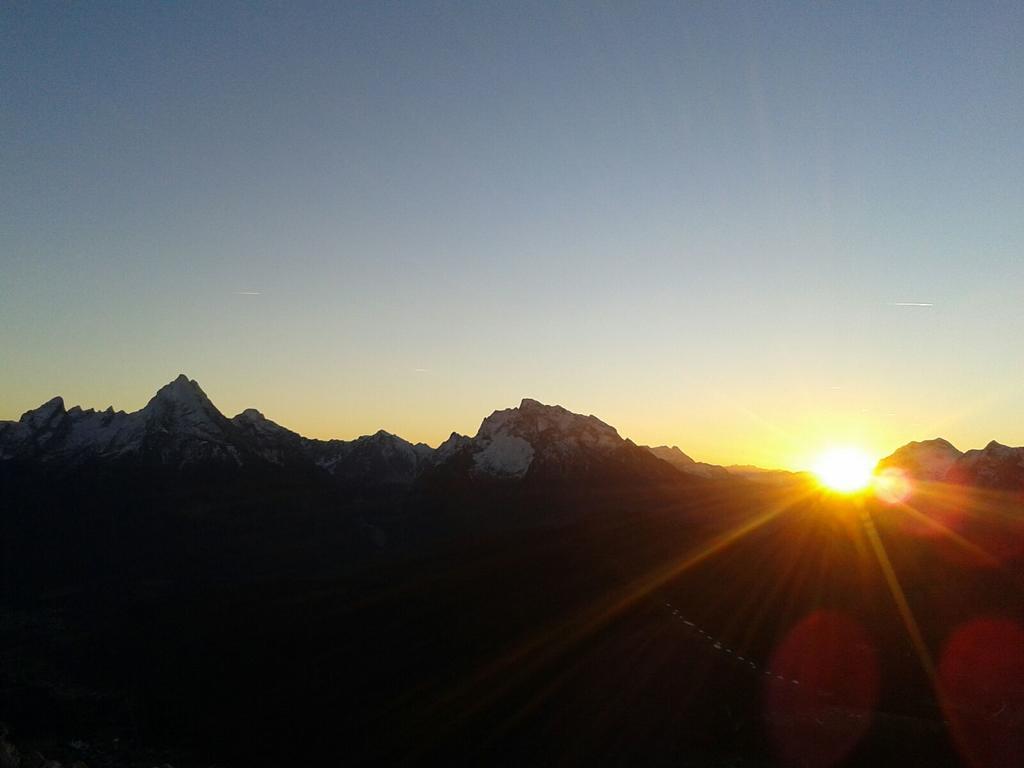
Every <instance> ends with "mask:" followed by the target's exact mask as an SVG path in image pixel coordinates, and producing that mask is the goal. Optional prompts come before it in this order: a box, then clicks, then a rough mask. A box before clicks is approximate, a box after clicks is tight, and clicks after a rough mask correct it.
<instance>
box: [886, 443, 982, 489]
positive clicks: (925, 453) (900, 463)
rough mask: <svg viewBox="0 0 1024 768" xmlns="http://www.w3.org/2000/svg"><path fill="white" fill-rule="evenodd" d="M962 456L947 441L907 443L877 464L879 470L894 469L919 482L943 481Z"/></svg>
mask: <svg viewBox="0 0 1024 768" xmlns="http://www.w3.org/2000/svg"><path fill="white" fill-rule="evenodd" d="M962 455H963V454H962V453H961V452H960V451H959V450H957V448H955V447H954V446H953V444H952V443H950V442H949V441H947V440H943V439H942V438H941V437H937V438H935V439H933V440H922V441H920V442H912V443H907V444H906V445H904V446H903V447H902V448H899V449H897V450H896V451H895V452H894V453H893V454H892V455H890V456H887V457H885V458H884V459H882V460H881V461H879V462H878V468H879V469H887V468H890V467H896V468H898V469H902V470H903V471H904V472H906V473H907V474H908V475H910V476H911V477H914V478H917V479H919V480H936V481H937V480H943V479H945V477H946V475H947V473H948V472H949V470H950V469H951V468H952V467H953V465H954V464H956V462H957V460H958V459H959V458H960V457H961V456H962Z"/></svg>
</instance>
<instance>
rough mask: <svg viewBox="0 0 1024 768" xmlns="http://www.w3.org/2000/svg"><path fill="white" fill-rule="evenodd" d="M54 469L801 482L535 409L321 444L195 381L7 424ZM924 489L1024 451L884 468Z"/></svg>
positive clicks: (43, 409) (1008, 473) (1011, 476)
mask: <svg viewBox="0 0 1024 768" xmlns="http://www.w3.org/2000/svg"><path fill="white" fill-rule="evenodd" d="M2 461H16V462H26V461H27V462H31V463H33V464H37V465H40V466H45V467H50V468H81V467H87V466H95V465H105V466H118V465H122V466H135V467H138V466H154V465H157V466H162V467H167V468H173V469H179V470H185V469H188V468H190V467H191V468H195V467H201V466H219V467H223V468H231V467H236V468H241V467H247V468H250V469H251V468H258V467H260V466H274V467H282V468H297V467H302V468H305V469H314V468H315V470H317V471H320V472H322V473H325V474H326V475H329V476H330V477H331V478H333V479H334V480H335V481H336V482H337V483H339V484H341V485H343V486H352V487H405V486H412V485H414V484H415V483H417V482H419V481H424V482H438V481H441V480H444V481H449V482H450V481H452V480H455V479H458V480H463V481H469V482H499V483H501V482H506V483H507V482H521V481H527V482H540V481H543V482H549V483H550V482H562V483H566V482H570V483H571V482H573V481H577V480H583V479H587V478H589V479H592V480H596V479H600V480H602V481H610V480H620V481H621V480H624V479H628V480H635V481H669V482H671V481H675V480H678V479H679V476H680V475H682V476H684V477H685V478H688V479H693V478H699V479H704V480H730V479H744V480H748V481H754V482H771V483H778V482H785V481H787V480H791V479H794V478H797V477H799V473H790V472H785V471H781V470H762V469H760V468H758V467H751V466H734V467H722V466H718V465H715V464H708V463H704V462H698V461H695V460H694V459H692V458H691V457H690V456H688V455H687V454H685V453H684V452H683V451H682V450H680V449H679V448H678V447H677V446H665V445H662V446H656V447H648V446H638V445H637V444H635V443H634V442H633V441H631V440H629V439H626V438H623V437H621V436H620V435H619V434H618V432H617V431H616V430H615V428H614V427H612V426H609V425H608V424H606V423H605V422H603V421H601V420H600V419H598V418H597V417H596V416H583V415H580V414H576V413H572V412H571V411H568V410H566V409H565V408H563V407H561V406H558V405H544V404H542V403H540V402H538V401H536V400H532V399H529V398H527V399H524V400H523V401H522V402H521V403H520V405H519V406H518V407H517V408H507V409H504V410H498V411H495V412H494V413H492V414H491V415H490V416H488V417H487V418H485V419H484V420H483V422H482V423H481V425H480V428H479V430H477V433H476V434H475V435H473V436H472V437H470V436H466V435H460V434H456V433H452V435H451V436H450V437H449V438H448V439H447V440H445V441H444V442H443V443H442V444H441V445H439V446H438V447H437V448H431V447H430V446H428V445H426V444H424V443H415V444H414V443H410V442H409V441H407V440H404V439H402V438H401V437H399V436H397V435H393V434H390V433H388V432H385V431H383V430H381V431H378V432H376V433H375V434H373V435H365V436H362V437H358V438H356V439H354V440H317V439H312V438H307V437H303V436H302V435H299V434H298V433H296V432H293V431H291V430H289V429H287V428H286V427H283V426H281V425H279V424H276V423H275V422H273V421H271V420H270V419H268V418H266V417H265V416H264V415H263V414H262V413H260V412H259V411H258V410H255V409H252V408H250V409H247V410H245V411H242V412H241V413H239V414H238V415H237V416H234V417H232V418H228V417H226V416H225V415H224V414H222V413H221V412H220V411H219V410H218V409H217V407H216V406H215V405H214V404H213V403H212V402H211V401H210V399H209V398H208V397H207V396H206V394H205V393H204V392H203V390H202V388H201V387H200V385H199V384H198V382H196V381H195V380H192V379H189V378H188V377H187V376H185V375H184V374H182V375H180V376H178V377H177V378H176V379H174V380H173V381H172V382H170V383H169V384H166V385H165V386H163V387H161V388H160V389H159V390H158V391H157V393H156V394H155V395H154V396H153V398H152V399H151V400H150V401H149V402H148V403H147V404H146V406H145V407H144V408H142V409H140V410H138V411H135V412H133V413H125V412H124V411H115V410H114V409H113V408H108V409H107V410H105V411H95V410H93V409H87V410H85V409H82V408H81V407H79V406H74V407H72V408H66V407H65V404H64V401H63V399H62V398H60V397H55V398H53V399H51V400H49V401H47V402H46V403H44V404H43V405H41V406H39V407H38V408H36V409H34V410H30V411H28V412H27V413H25V414H24V415H23V416H22V417H21V418H20V419H19V420H18V421H6V422H0V462H2ZM878 467H879V469H886V468H892V467H898V468H899V469H901V470H902V471H904V472H906V473H907V474H908V475H909V476H911V477H913V478H917V479H922V480H930V481H943V482H952V483H959V484H969V485H980V486H986V487H997V488H1024V448H1011V447H1008V446H1005V445H1001V444H999V443H997V442H995V441H993V442H990V443H989V444H988V445H987V446H985V448H983V449H979V450H969V451H967V452H962V451H960V450H958V449H957V448H955V447H954V446H953V445H952V444H951V443H949V442H948V441H946V440H943V439H941V438H936V439H933V440H925V441H922V442H912V443H909V444H907V445H905V446H903V447H901V448H899V449H898V450H896V451H895V452H894V453H892V454H891V455H890V456H887V457H886V458H884V459H882V460H881V461H880V462H879V464H878Z"/></svg>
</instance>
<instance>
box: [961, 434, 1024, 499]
mask: <svg viewBox="0 0 1024 768" xmlns="http://www.w3.org/2000/svg"><path fill="white" fill-rule="evenodd" d="M947 477H949V479H951V480H955V481H958V482H968V483H971V484H972V485H980V486H986V487H990V488H1003V489H1010V490H1020V489H1024V447H1022V448H1011V447H1010V446H1007V445H1003V444H1001V443H997V442H996V441H995V440H993V441H992V442H990V443H989V444H988V445H986V446H985V447H984V448H982V449H974V450H970V451H967V453H965V454H964V455H963V456H961V457H960V459H959V460H958V461H957V463H956V465H955V466H954V467H953V468H952V469H951V470H950V473H949V475H947Z"/></svg>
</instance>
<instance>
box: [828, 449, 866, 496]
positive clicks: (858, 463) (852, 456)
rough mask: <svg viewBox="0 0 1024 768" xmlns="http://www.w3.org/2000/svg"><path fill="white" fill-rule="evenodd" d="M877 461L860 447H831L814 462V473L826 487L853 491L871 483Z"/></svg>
mask: <svg viewBox="0 0 1024 768" xmlns="http://www.w3.org/2000/svg"><path fill="white" fill-rule="evenodd" d="M874 468H875V462H874V460H873V459H872V458H871V457H870V456H868V454H867V453H865V452H864V451H862V450H860V449H859V448H853V447H849V446H844V447H839V448H830V449H829V450H827V451H825V452H824V453H823V454H821V456H819V457H818V460H817V461H816V462H815V463H814V474H815V475H817V476H818V481H819V482H820V483H821V484H822V485H824V486H825V487H826V488H831V489H832V490H833V491H839V492H840V493H853V492H855V491H860V490H862V489H864V488H867V487H868V485H869V484H870V483H871V476H872V473H873V472H874Z"/></svg>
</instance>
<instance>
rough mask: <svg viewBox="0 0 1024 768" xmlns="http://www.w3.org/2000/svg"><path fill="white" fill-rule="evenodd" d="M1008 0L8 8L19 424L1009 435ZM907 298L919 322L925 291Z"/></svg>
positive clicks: (318, 432) (862, 436)
mask: <svg viewBox="0 0 1024 768" xmlns="http://www.w3.org/2000/svg"><path fill="white" fill-rule="evenodd" d="M1022 39H1024V5H1022V4H1020V3H1009V2H1007V3H993V4H985V3H965V4H962V5H956V4H949V5H946V4H943V5H941V6H939V5H936V4H932V3H919V4H918V3H910V4H906V5H902V6H901V10H900V12H899V13H897V12H896V11H895V9H894V7H890V4H888V3H881V4H869V5H868V4H858V3H853V4H827V5H825V4H815V5H802V4H797V3H784V4H778V5H768V4H760V3H758V4H751V5H749V6H748V5H745V4H735V3H706V4H680V3H664V4H660V3H650V4H649V3H643V4H640V5H639V6H638V7H636V8H626V7H624V6H617V5H615V4H607V5H603V4H594V3H580V4H575V3H559V4H550V3H536V4H533V3H526V4H523V3H466V4H454V3H443V4H428V3H365V4H346V5H345V7H342V4H336V3H324V4H303V5H302V8H301V9H300V8H299V7H298V5H293V4H290V3H285V4H268V5H266V6H259V7H257V6H252V5H248V4H234V3H212V4H188V3H183V4H173V5H172V4H155V3H147V4H135V3H129V4H125V5H123V6H113V5H112V6H109V7H99V6H98V5H92V4H75V5H70V6H68V5H63V4H49V3H25V4H17V5H14V4H8V5H7V6H5V8H4V9H3V10H0V71H3V73H4V77H3V80H4V85H3V93H2V104H3V106H2V110H0V140H2V146H3V148H4V149H3V161H2V163H0V419H10V418H18V417H19V416H20V414H21V413H22V412H23V411H25V410H26V409H28V408H32V407H35V406H37V405H39V404H40V403H41V402H43V401H44V400H46V399H48V398H49V397H51V396H53V395H55V394H61V395H63V396H64V397H65V399H66V401H67V402H68V404H69V405H71V404H74V403H80V404H82V405H83V406H85V407H98V408H103V407H106V406H107V405H109V404H113V405H114V406H115V408H122V409H125V410H134V409H136V408H139V407H141V406H142V405H144V404H145V402H146V400H147V399H148V398H149V397H150V396H151V395H152V394H153V392H154V391H155V390H156V389H157V388H158V387H159V386H160V385H162V384H164V383H166V382H167V381H169V380H171V379H172V378H174V376H176V375H177V374H178V373H179V372H185V373H187V374H188V375H189V376H190V377H192V378H195V379H197V380H198V381H199V382H200V383H201V384H202V385H203V387H204V389H205V390H206V392H207V393H208V394H209V395H210V397H211V398H212V399H213V400H214V402H215V403H216V404H217V405H218V406H219V407H220V408H221V409H222V410H223V411H225V413H227V414H228V415H233V414H234V413H237V412H238V411H240V410H242V409H243V408H246V407H250V406H253V407H257V408H259V409H260V410H262V411H263V412H264V413H265V414H266V415H267V416H268V417H269V418H271V419H274V420H275V421H278V422H279V423H281V424H283V425H285V426H288V427H290V428H292V429H295V430H297V431H299V432H302V433H303V434H307V435H310V436H315V437H346V438H349V437H354V436H357V435H359V434H366V433H371V432H374V431H376V430H377V429H379V428H384V429H387V430H389V431H392V432H395V433H398V434H400V435H402V436H403V437H405V438H407V439H410V440H413V441H419V440H422V441H425V442H428V443H430V444H434V445H436V444H437V443H438V442H440V441H441V440H443V439H444V438H445V437H447V436H448V434H449V433H450V432H451V431H452V430H455V431H459V432H463V433H471V434H472V433H473V432H475V430H476V428H477V426H478V425H479V422H480V420H481V419H482V418H483V417H484V416H486V415H487V414H488V413H490V412H491V411H492V410H494V409H496V408H504V407H508V406H511V405H516V404H518V403H519V400H520V399H521V398H522V397H527V396H528V397H533V398H536V399H538V400H541V401H543V402H547V403H559V404H562V405H564V406H565V407H567V408H569V409H570V410H573V411H577V412H582V413H594V414H596V415H598V416H599V417H601V418H602V419H603V420H605V421H607V422H609V423H611V424H612V425H614V426H615V427H617V428H618V429H619V432H620V433H621V434H622V435H624V436H626V437H630V438H632V439H633V440H635V441H636V442H638V443H649V444H662V443H668V444H677V445H679V446H680V447H681V448H682V449H683V450H684V451H686V452H687V453H689V454H690V455H691V456H693V457H694V458H696V459H699V460H704V461H711V462H715V463H756V464H760V465H763V466H784V467H806V466H809V462H810V457H812V456H814V455H815V454H816V453H818V452H820V451H821V449H822V448H824V447H826V446H827V445H829V444H832V443H846V442H853V443H855V444H857V445H859V446H861V447H863V448H864V449H865V450H867V451H869V452H873V453H874V454H875V455H883V454H886V453H889V452H890V451H891V450H893V449H894V448H896V447H897V446H899V445H900V444H902V443H905V442H907V441H909V440H914V439H924V438H931V437H935V436H943V437H946V438H948V439H950V440H951V441H952V442H954V443H955V444H956V445H957V446H958V447H960V448H970V447H979V446H982V445H984V444H985V443H987V442H988V441H989V440H990V439H997V440H999V441H1000V442H1004V443H1009V444H1014V445H1020V444H1024V406H1022V393H1024V364H1022V360H1024V184H1022V183H1021V180H1022V179H1024V142H1022V141H1021V136H1022V135H1024V88H1022V83H1024V46H1022V45H1021V40H1022ZM919 305H922V306H919Z"/></svg>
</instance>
